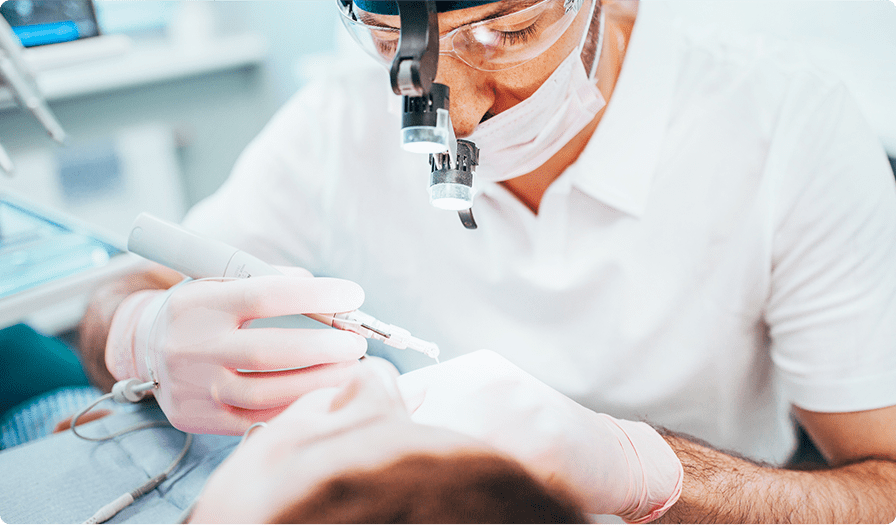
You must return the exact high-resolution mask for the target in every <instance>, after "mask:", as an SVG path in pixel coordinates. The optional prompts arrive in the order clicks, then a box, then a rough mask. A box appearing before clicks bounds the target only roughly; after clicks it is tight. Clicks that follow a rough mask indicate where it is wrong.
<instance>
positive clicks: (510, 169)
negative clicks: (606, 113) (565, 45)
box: [466, 2, 606, 182]
mask: <svg viewBox="0 0 896 525" xmlns="http://www.w3.org/2000/svg"><path fill="white" fill-rule="evenodd" d="M595 3H596V2H593V3H592V13H591V14H590V15H589V17H590V16H591V15H593V6H594V4H595ZM590 25H591V24H590V22H589V23H588V24H587V25H586V27H585V35H587V33H588V28H589V27H590ZM599 31H600V35H599V39H598V44H597V46H596V48H595V59H594V60H595V64H594V67H592V71H593V72H596V71H597V67H596V66H597V60H598V58H599V57H600V52H601V44H602V40H603V13H601V24H600V28H599ZM584 40H585V36H583V38H582V42H581V43H580V44H579V45H578V46H577V47H576V49H574V50H573V52H572V53H571V54H570V55H569V56H568V57H566V59H565V60H564V61H563V62H562V63H561V64H560V65H559V66H558V67H557V69H556V70H554V72H553V73H551V76H550V77H549V78H548V79H547V80H546V81H545V82H544V84H542V85H541V86H540V87H539V88H538V90H536V91H535V93H533V94H532V95H531V96H530V97H529V98H527V99H526V100H524V101H522V102H520V103H519V104H517V105H516V106H513V107H512V108H510V109H508V110H507V111H504V112H502V113H499V114H497V115H495V116H494V117H492V118H490V119H488V120H486V121H485V122H483V123H481V124H479V126H477V127H476V129H475V130H474V131H473V133H472V134H471V135H470V136H469V137H466V139H467V140H470V141H473V142H475V143H476V145H477V146H478V147H479V150H480V154H479V167H478V168H477V169H476V176H477V177H478V178H479V180H487V181H492V182H498V181H503V180H508V179H512V178H514V177H519V176H520V175H525V174H527V173H530V172H532V171H535V170H536V169H537V168H538V167H540V166H541V165H542V164H544V163H545V162H547V160H548V159H550V158H551V157H552V156H553V155H554V154H556V153H557V152H558V151H560V149H561V148H563V146H565V145H566V143H567V142H569V141H570V140H571V139H572V138H573V137H574V136H576V135H577V134H578V133H579V132H580V131H582V129H583V128H584V127H585V126H587V125H588V123H589V122H591V121H592V120H593V119H594V117H595V115H597V112H598V111H600V110H601V109H602V108H603V107H604V106H605V105H606V100H604V97H603V95H602V94H601V92H600V91H599V90H598V89H597V85H596V84H597V82H596V80H595V79H594V78H593V73H592V78H589V75H586V74H585V68H584V66H583V65H582V60H581V58H580V53H581V49H582V44H584Z"/></svg>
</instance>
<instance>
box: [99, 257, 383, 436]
mask: <svg viewBox="0 0 896 525" xmlns="http://www.w3.org/2000/svg"><path fill="white" fill-rule="evenodd" d="M280 269H281V271H284V273H288V274H289V275H283V276H279V275H277V276H259V277H252V278H249V279H238V280H231V281H192V282H186V283H183V284H180V285H177V286H175V287H173V288H171V289H170V290H164V291H163V290H147V291H142V292H137V293H134V294H132V295H130V296H128V298H126V299H125V301H124V302H122V303H121V305H119V307H118V309H117V310H116V312H115V315H114V317H113V319H112V324H111V327H110V330H109V337H108V339H107V340H106V366H107V368H108V369H109V371H110V372H111V373H112V375H113V376H114V377H115V379H116V380H122V379H128V378H131V377H136V378H139V379H140V380H141V381H155V382H157V384H158V387H157V388H155V389H153V390H152V393H153V394H154V395H155V397H156V400H157V401H158V403H159V406H160V407H161V408H162V411H163V412H165V415H166V416H167V417H168V420H169V421H170V422H171V424H172V425H174V426H175V427H177V428H178V429H180V430H183V431H185V432H192V433H210V434H232V435H237V434H242V433H243V432H244V431H245V430H246V428H248V427H249V425H251V424H252V423H255V422H258V421H266V420H268V419H270V418H271V417H273V416H275V415H277V414H279V413H280V412H282V411H283V410H284V409H286V407H287V406H289V404H290V403H291V402H293V401H294V400H295V399H297V398H298V397H300V396H302V395H303V394H305V393H306V392H309V391H311V390H315V389H318V388H321V387H327V386H336V385H338V384H340V383H342V382H343V381H344V380H345V379H347V378H348V377H350V376H351V374H352V370H351V368H352V367H354V366H357V364H358V359H359V358H360V357H361V356H363V355H364V353H365V352H366V351H367V340H366V339H364V338H363V337H361V336H359V335H357V334H354V333H351V332H346V331H341V330H334V329H331V328H326V327H324V326H323V325H321V328H320V329H316V328H309V329H295V328H251V329H249V328H244V325H245V323H247V322H248V321H251V320H253V319H259V318H265V317H276V316H282V315H294V314H304V313H341V312H348V311H352V310H355V309H357V308H358V307H359V306H361V303H362V302H363V301H364V292H363V290H362V289H361V287H360V286H358V285H357V284H355V283H353V282H351V281H346V280H342V279H329V278H314V277H312V276H311V274H310V273H308V272H307V271H305V270H302V269H298V268H280ZM299 367H305V368H302V369H301V370H288V371H279V372H264V373H243V372H238V370H283V369H292V368H299Z"/></svg>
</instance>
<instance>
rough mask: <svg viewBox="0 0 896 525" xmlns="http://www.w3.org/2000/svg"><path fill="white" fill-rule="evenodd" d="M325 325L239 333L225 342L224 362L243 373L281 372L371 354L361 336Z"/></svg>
mask: <svg viewBox="0 0 896 525" xmlns="http://www.w3.org/2000/svg"><path fill="white" fill-rule="evenodd" d="M321 326H322V328H320V329H315V328H253V329H251V330H235V331H234V332H233V333H232V334H229V335H228V336H227V338H226V340H225V341H224V342H223V343H222V346H221V351H220V354H219V358H220V363H221V364H222V365H223V366H226V367H228V368H234V369H241V370H279V369H281V368H298V367H304V366H312V365H317V364H321V363H337V362H340V361H357V360H358V359H360V358H361V356H363V355H364V353H365V352H366V351H367V339H364V338H363V337H361V336H360V335H358V334H355V333H352V332H346V331H343V330H335V329H332V328H324V327H323V325H321Z"/></svg>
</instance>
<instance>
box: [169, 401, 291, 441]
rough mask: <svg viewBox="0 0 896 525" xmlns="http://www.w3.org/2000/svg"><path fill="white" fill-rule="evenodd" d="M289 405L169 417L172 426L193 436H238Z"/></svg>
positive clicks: (226, 408)
mask: <svg viewBox="0 0 896 525" xmlns="http://www.w3.org/2000/svg"><path fill="white" fill-rule="evenodd" d="M287 407H288V405H286V406H280V407H274V408H270V409H266V410H248V409H245V408H237V407H232V406H228V405H223V404H222V405H218V406H217V408H215V409H209V410H203V411H202V412H199V413H187V412H177V411H175V412H173V413H171V415H170V416H169V417H168V421H169V423H171V425H172V426H173V427H174V428H176V429H178V430H180V431H182V432H189V433H191V434H209V433H212V434H219V435H225V436H238V435H240V434H242V433H243V432H245V431H246V429H247V428H249V425H251V424H253V423H257V422H259V421H268V420H269V419H271V418H273V417H276V416H277V415H278V414H280V413H281V412H283V411H284V410H285V409H286V408H287ZM166 415H168V413H167V412H166Z"/></svg>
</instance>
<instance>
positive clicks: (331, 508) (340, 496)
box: [273, 453, 586, 523]
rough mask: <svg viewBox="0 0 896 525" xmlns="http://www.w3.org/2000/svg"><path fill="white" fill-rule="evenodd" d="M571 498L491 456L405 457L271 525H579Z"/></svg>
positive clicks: (344, 478) (323, 488)
mask: <svg viewBox="0 0 896 525" xmlns="http://www.w3.org/2000/svg"><path fill="white" fill-rule="evenodd" d="M585 521H586V520H585V516H584V514H583V513H582V511H581V509H580V507H579V505H578V504H576V503H575V500H574V499H573V498H572V497H571V496H570V495H569V493H568V492H567V491H565V490H563V489H560V488H559V487H547V486H545V485H544V484H542V483H540V482H538V481H536V480H535V479H534V478H533V477H532V476H531V475H530V474H529V473H528V472H527V471H526V470H525V469H524V468H523V467H522V466H520V465H519V464H518V463H516V462H514V461H511V460H508V459H505V458H503V457H501V456H498V455H494V454H483V453H476V454H454V455H450V456H433V455H409V456H405V457H404V458H402V459H399V460H398V461H396V462H394V463H392V464H391V465H389V466H386V467H384V468H380V469H377V470H372V471H361V472H352V473H349V474H344V475H341V476H337V477H335V478H333V479H331V480H329V481H326V482H324V483H323V484H321V485H320V486H318V487H317V489H315V490H314V491H313V492H312V493H311V494H310V495H308V496H307V497H306V498H304V499H301V500H298V501H296V502H295V503H294V504H293V505H292V506H291V507H289V508H287V509H285V510H284V511H283V512H282V513H281V514H280V515H278V516H277V517H276V518H275V519H274V520H273V522H274V523H584V522H585Z"/></svg>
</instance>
